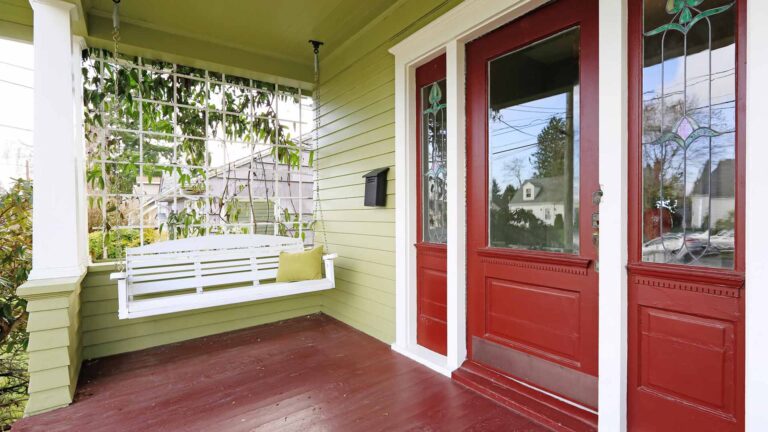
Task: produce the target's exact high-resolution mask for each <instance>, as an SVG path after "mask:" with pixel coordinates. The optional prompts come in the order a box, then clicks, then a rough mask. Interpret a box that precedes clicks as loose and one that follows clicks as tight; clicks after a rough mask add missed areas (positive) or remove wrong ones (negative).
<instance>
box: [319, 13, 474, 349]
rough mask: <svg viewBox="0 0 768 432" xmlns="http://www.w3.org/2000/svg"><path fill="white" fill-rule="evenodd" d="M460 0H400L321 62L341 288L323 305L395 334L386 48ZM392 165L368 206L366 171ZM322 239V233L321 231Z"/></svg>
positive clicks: (327, 191) (325, 170) (389, 336)
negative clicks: (374, 204) (380, 197)
mask: <svg viewBox="0 0 768 432" xmlns="http://www.w3.org/2000/svg"><path fill="white" fill-rule="evenodd" d="M458 3H460V1H459V0H447V1H438V0H407V1H400V2H397V3H396V4H395V5H393V6H392V8H390V9H389V10H388V11H387V12H385V13H384V14H382V15H381V16H380V17H379V18H378V19H377V20H375V21H373V22H371V23H370V24H369V25H368V26H367V27H366V28H364V29H363V30H362V31H361V32H359V33H358V34H356V35H355V36H354V37H352V38H350V39H349V40H348V41H347V42H346V43H345V44H344V45H343V46H341V47H339V48H338V49H336V50H335V51H334V52H333V53H332V54H331V55H330V56H329V57H328V58H326V59H324V60H323V61H322V62H321V85H320V91H319V93H320V105H321V108H320V122H321V129H320V145H321V150H320V159H319V161H318V163H319V165H320V172H319V177H320V188H321V198H322V208H323V210H324V216H325V227H326V231H327V236H328V246H329V248H330V250H331V251H332V252H338V254H339V258H338V259H337V260H336V287H337V288H336V289H335V290H330V291H326V292H325V293H323V308H322V310H323V312H325V313H327V314H328V315H331V316H333V317H335V318H337V319H339V320H341V321H344V322H346V323H348V324H350V325H352V326H354V327H356V328H358V329H360V330H362V331H364V332H366V333H368V334H370V335H372V336H374V337H376V338H378V339H381V340H382V341H385V342H387V343H391V342H393V341H394V338H395V252H394V250H395V210H394V204H395V196H394V192H395V181H396V175H397V173H396V172H395V170H394V163H395V153H394V151H395V139H394V136H395V111H394V106H395V100H394V91H395V81H394V78H395V72H394V65H395V61H394V56H392V55H391V54H389V52H388V49H389V48H390V47H392V46H393V45H394V44H396V43H397V42H399V41H401V40H402V39H403V38H405V37H407V36H408V35H410V34H411V33H413V32H414V31H416V30H418V29H419V28H421V27H423V26H424V25H425V24H427V23H429V22H431V21H432V20H434V19H435V18H437V17H438V16H440V15H442V14H443V13H445V12H446V11H448V10H450V9H451V8H452V7H453V6H455V5H456V4H458ZM385 166H387V167H390V170H389V175H388V185H387V192H388V196H387V205H386V207H384V208H370V207H364V206H363V192H364V185H363V179H362V178H361V176H362V175H363V174H365V173H366V172H368V171H370V170H372V169H375V168H380V167H385ZM320 239H321V240H322V237H320Z"/></svg>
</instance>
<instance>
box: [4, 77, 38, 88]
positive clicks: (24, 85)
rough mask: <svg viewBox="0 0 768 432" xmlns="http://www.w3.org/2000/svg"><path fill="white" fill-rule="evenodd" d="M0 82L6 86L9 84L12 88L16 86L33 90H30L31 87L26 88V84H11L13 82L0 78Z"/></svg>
mask: <svg viewBox="0 0 768 432" xmlns="http://www.w3.org/2000/svg"><path fill="white" fill-rule="evenodd" d="M0 82H3V83H6V84H10V85H14V86H18V87H24V88H27V89H30V90H34V89H33V88H32V86H28V85H26V84H21V83H17V82H13V81H8V80H4V79H2V78H0Z"/></svg>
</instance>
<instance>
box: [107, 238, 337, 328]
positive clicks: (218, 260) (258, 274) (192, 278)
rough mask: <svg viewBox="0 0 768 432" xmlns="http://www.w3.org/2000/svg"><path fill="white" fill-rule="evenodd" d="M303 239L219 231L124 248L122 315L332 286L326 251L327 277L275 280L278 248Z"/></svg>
mask: <svg viewBox="0 0 768 432" xmlns="http://www.w3.org/2000/svg"><path fill="white" fill-rule="evenodd" d="M302 250H304V245H303V242H302V241H301V240H299V239H293V238H289V237H278V236H270V235H249V234H235V235H221V236H208V237H197V238H192V239H182V240H170V241H166V242H162V243H158V244H153V245H147V246H141V247H137V248H129V249H127V250H126V271H125V272H124V273H113V274H112V276H111V277H112V278H113V279H117V281H118V300H119V307H120V311H119V312H120V313H119V316H120V318H135V317H139V316H151V315H157V314H161V313H169V312H178V311H184V310H190V309H198V308H203V307H209V306H219V305H223V304H231V303H238V302H242V301H251V300H258V299H263V298H271V297H279V296H282V295H290V294H297V293H301V292H310V291H317V290H322V289H329V288H333V287H334V285H335V283H334V271H333V258H334V257H335V255H327V256H324V257H323V259H324V262H325V278H323V279H319V280H314V281H304V282H285V283H275V282H274V279H275V278H276V277H277V267H278V260H279V255H280V252H283V251H286V252H300V251H302Z"/></svg>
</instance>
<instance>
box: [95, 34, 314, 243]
mask: <svg viewBox="0 0 768 432" xmlns="http://www.w3.org/2000/svg"><path fill="white" fill-rule="evenodd" d="M83 77H84V88H83V99H84V107H85V110H84V111H85V114H84V128H85V135H86V142H87V152H88V154H87V167H86V182H87V185H88V190H89V203H90V210H89V228H90V229H91V230H92V232H94V233H98V234H92V236H94V237H92V239H91V240H92V241H91V245H92V253H93V255H94V256H95V257H97V258H116V257H118V256H119V254H120V250H121V249H122V248H124V247H127V246H136V245H138V244H145V243H150V242H152V241H156V240H158V239H161V238H166V237H167V238H180V237H187V236H198V235H205V234H211V233H224V232H253V233H275V234H282V235H292V236H297V237H298V236H301V237H302V238H305V237H306V231H308V230H311V228H312V220H311V213H309V214H308V212H310V211H311V206H302V205H301V204H300V203H301V202H302V200H303V199H305V198H311V195H310V196H309V197H307V196H304V194H303V191H302V180H299V190H298V191H295V190H293V189H295V187H294V188H293V189H291V181H293V180H292V179H293V177H291V176H295V177H298V178H300V179H304V178H305V177H306V178H308V179H309V181H312V180H311V177H309V176H308V175H307V172H308V171H309V170H310V169H311V167H312V163H313V158H314V149H313V148H312V146H311V143H310V142H309V141H308V139H302V136H308V134H309V132H310V129H311V127H309V126H307V124H309V123H310V121H311V119H310V118H309V117H310V115H309V110H308V109H305V107H306V106H307V105H308V103H307V101H308V100H309V101H311V99H309V96H308V92H307V91H303V90H299V89H296V88H290V87H285V86H279V85H276V84H273V83H266V82H262V81H257V80H253V79H249V78H243V77H238V76H232V75H226V74H221V73H217V72H212V71H206V70H201V69H197V68H193V67H188V66H182V65H176V64H172V63H167V62H163V61H155V60H148V59H144V58H138V57H133V58H127V57H120V58H119V59H117V60H115V58H114V56H113V54H112V53H111V52H109V51H107V50H100V49H91V50H86V51H84V53H83ZM285 113H288V114H289V115H288V116H286V115H285ZM302 113H304V118H302ZM302 125H304V126H302ZM212 147H215V149H214V148H212ZM217 151H218V153H217ZM230 153H233V154H239V155H240V156H241V157H240V158H239V159H237V158H234V157H232V158H227V157H225V158H224V159H226V160H222V157H221V155H222V154H223V155H228V154H230ZM217 155H218V156H217ZM234 159H237V160H234ZM270 172H271V176H270ZM284 177H285V178H284ZM286 178H287V179H288V180H287V184H288V192H287V195H288V196H281V191H282V189H284V188H282V187H281V185H280V182H284V183H285V182H286ZM294 182H295V181H294ZM168 184H172V185H173V187H170V188H169V187H168ZM169 191H170V192H169ZM285 194H286V193H285V192H283V195H285ZM294 195H295V196H294ZM297 202H298V203H299V204H298V205H297ZM260 206H261V207H260ZM264 206H266V210H265V209H264V208H263V207H264ZM302 207H305V208H302ZM306 216H309V218H307V217H306ZM153 218H154V219H156V220H153ZM244 219H247V221H246V222H244ZM99 235H100V236H101V239H98V238H97V237H98V236H99ZM115 245H117V246H115ZM115 255H118V256H115Z"/></svg>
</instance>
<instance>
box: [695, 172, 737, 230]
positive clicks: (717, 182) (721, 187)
mask: <svg viewBox="0 0 768 432" xmlns="http://www.w3.org/2000/svg"><path fill="white" fill-rule="evenodd" d="M710 172H711V173H712V174H711V179H710ZM734 173H735V161H734V160H733V159H724V160H721V161H720V162H719V163H718V164H717V166H716V167H715V169H714V170H713V171H710V166H709V164H707V165H706V166H705V167H704V169H703V170H702V172H701V175H699V178H698V179H696V183H694V185H693V190H692V191H691V194H690V197H691V227H692V228H694V229H699V228H706V226H707V225H709V226H710V227H715V226H716V224H717V221H719V220H727V219H729V218H730V219H731V220H732V219H733V215H732V213H733V209H735V208H736V189H735V187H734V186H735V185H734V183H733V181H730V180H729V179H732V178H734ZM708 189H709V194H707V191H708ZM710 200H711V203H712V208H711V209H710V208H709V203H710ZM707 216H709V218H708V217H707ZM708 220H711V223H709V224H708V223H707V221H708Z"/></svg>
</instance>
